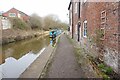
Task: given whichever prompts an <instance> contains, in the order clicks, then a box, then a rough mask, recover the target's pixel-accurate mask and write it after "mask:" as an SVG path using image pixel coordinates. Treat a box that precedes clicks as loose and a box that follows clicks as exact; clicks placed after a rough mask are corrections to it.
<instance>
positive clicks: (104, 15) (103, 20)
mask: <svg viewBox="0 0 120 80" xmlns="http://www.w3.org/2000/svg"><path fill="white" fill-rule="evenodd" d="M104 23H106V11H102V12H101V24H104Z"/></svg>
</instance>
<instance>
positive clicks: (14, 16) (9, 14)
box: [9, 13, 17, 17]
mask: <svg viewBox="0 0 120 80" xmlns="http://www.w3.org/2000/svg"><path fill="white" fill-rule="evenodd" d="M11 14H12V15H13V14H14V15H15V16H11ZM16 16H17V15H16V13H9V17H16Z"/></svg>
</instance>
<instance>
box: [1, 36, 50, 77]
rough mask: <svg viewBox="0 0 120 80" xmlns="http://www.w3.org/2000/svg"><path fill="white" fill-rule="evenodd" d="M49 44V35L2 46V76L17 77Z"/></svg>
mask: <svg viewBox="0 0 120 80" xmlns="http://www.w3.org/2000/svg"><path fill="white" fill-rule="evenodd" d="M49 44H50V39H49V36H45V37H37V38H33V39H27V40H23V41H19V42H14V43H10V44H7V45H4V46H0V47H1V48H2V58H3V59H2V62H1V63H0V73H1V74H2V76H1V77H2V78H18V77H19V76H20V74H21V73H23V72H24V71H25V69H26V68H28V66H29V65H30V64H31V63H32V62H33V61H34V60H35V59H36V58H37V57H38V56H39V55H40V54H41V53H42V52H43V51H44V50H45V48H46V47H47V46H48V45H49Z"/></svg>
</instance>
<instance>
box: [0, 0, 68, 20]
mask: <svg viewBox="0 0 120 80" xmlns="http://www.w3.org/2000/svg"><path fill="white" fill-rule="evenodd" d="M69 2H70V0H1V1H0V11H4V12H6V11H8V10H9V9H11V8H13V7H14V8H16V9H18V10H20V11H22V12H24V13H26V14H28V15H31V14H33V13H36V14H38V15H39V16H40V17H44V16H46V15H49V14H54V15H57V16H58V17H59V19H60V20H61V21H63V22H68V16H67V14H68V6H69Z"/></svg>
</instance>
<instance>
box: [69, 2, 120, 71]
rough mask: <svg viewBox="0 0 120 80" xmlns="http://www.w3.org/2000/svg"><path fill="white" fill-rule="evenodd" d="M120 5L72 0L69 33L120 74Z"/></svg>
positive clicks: (119, 3)
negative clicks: (119, 41)
mask: <svg viewBox="0 0 120 80" xmlns="http://www.w3.org/2000/svg"><path fill="white" fill-rule="evenodd" d="M119 7H120V2H88V0H71V1H70V3H69V7H68V10H69V17H70V32H71V36H72V38H73V39H75V40H77V41H79V43H80V45H81V46H82V47H84V48H85V49H86V51H88V53H89V55H91V56H94V57H98V58H99V59H100V60H101V61H103V62H104V63H105V64H107V65H108V66H111V67H112V68H113V69H114V71H116V72H117V71H118V54H119V53H118V52H119V47H118V46H119V44H118V37H119V31H118V28H119V27H120V24H119V22H120V18H119V13H120V12H119V10H120V8H119Z"/></svg>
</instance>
